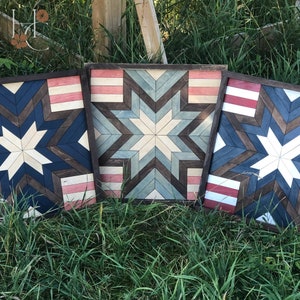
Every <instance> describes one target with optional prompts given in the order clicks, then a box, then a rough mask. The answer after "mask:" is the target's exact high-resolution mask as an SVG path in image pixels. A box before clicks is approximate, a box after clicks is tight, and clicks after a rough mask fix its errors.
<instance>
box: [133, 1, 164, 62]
mask: <svg viewBox="0 0 300 300" xmlns="http://www.w3.org/2000/svg"><path fill="white" fill-rule="evenodd" d="M134 2H135V6H136V10H137V14H138V18H139V22H140V26H141V30H142V34H143V38H144V42H145V46H146V50H147V55H148V58H149V59H150V60H152V61H154V62H158V61H161V62H162V63H164V64H167V63H168V62H167V57H166V53H165V49H164V45H163V41H162V38H161V34H160V30H159V26H158V21H157V16H156V12H155V7H154V3H153V0H134Z"/></svg>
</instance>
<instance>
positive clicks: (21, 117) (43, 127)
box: [0, 72, 96, 216]
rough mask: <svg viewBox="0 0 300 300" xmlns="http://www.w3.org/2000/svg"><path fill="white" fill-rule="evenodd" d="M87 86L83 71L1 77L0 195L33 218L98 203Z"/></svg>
mask: <svg viewBox="0 0 300 300" xmlns="http://www.w3.org/2000/svg"><path fill="white" fill-rule="evenodd" d="M82 86H83V82H82V80H81V75H80V74H79V73H78V72H74V73H70V72H69V73H68V74H66V75H64V74H61V73H60V74H55V73H51V74H45V75H38V76H35V77H34V79H32V77H30V76H27V77H21V78H18V79H1V80H0V196H1V198H2V199H4V200H6V201H8V202H10V203H12V202H15V203H17V205H18V206H22V208H23V209H26V210H27V214H28V216H30V215H32V214H34V215H36V216H38V215H40V214H44V213H50V212H54V211H58V210H60V209H70V208H71V207H79V206H82V205H83V204H87V203H93V202H95V197H96V192H95V184H94V172H93V167H92V155H91V148H90V139H89V130H88V125H87V117H86V110H85V100H84V97H83V88H82ZM87 89H88V85H87V80H86V90H87Z"/></svg>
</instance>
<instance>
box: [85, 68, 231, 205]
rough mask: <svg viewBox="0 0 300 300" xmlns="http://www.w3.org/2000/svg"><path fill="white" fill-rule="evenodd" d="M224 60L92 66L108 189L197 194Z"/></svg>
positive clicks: (137, 194) (125, 193)
mask: <svg viewBox="0 0 300 300" xmlns="http://www.w3.org/2000/svg"><path fill="white" fill-rule="evenodd" d="M224 69H225V67H224V66H190V67H187V66H177V67H175V66H162V65H156V66H155V65H138V66H134V65H131V66H128V65H125V66H124V65H114V66H111V65H110V67H109V68H107V67H105V66H103V65H91V66H90V67H89V72H90V73H89V74H90V85H91V87H90V88H91V103H92V114H93V122H94V127H95V138H96V148H97V157H98V164H99V173H100V182H101V189H102V191H104V193H105V195H106V196H112V197H121V198H125V199H142V200H151V201H152V200H170V201H174V200H181V201H185V200H194V201H195V200H196V199H197V193H198V190H199V184H200V179H201V174H202V168H203V162H204V157H205V153H206V150H207V143H208V139H209V135H210V131H211V125H212V120H213V115H214V111H215V104H216V100H217V95H218V93H219V87H220V81H221V70H224Z"/></svg>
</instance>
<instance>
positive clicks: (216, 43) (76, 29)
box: [0, 0, 300, 84]
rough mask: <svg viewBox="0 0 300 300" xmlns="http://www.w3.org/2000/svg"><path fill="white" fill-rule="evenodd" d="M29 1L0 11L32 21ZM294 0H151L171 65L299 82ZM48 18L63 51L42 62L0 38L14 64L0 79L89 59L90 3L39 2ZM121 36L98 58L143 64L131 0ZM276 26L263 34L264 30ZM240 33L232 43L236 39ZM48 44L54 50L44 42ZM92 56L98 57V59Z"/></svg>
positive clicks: (4, 4) (12, 1)
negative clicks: (222, 66) (214, 67)
mask: <svg viewBox="0 0 300 300" xmlns="http://www.w3.org/2000/svg"><path fill="white" fill-rule="evenodd" d="M36 2H37V1H35V0H2V1H1V3H0V11H3V12H5V13H7V14H9V15H12V13H11V9H13V8H15V9H16V18H17V19H19V20H20V21H21V22H28V21H30V20H32V17H33V12H32V8H33V7H34V4H35V3H36ZM294 3H295V1H294V0H275V1H273V0H272V1H271V0H267V1H260V0H238V1H232V0H213V1H211V0H192V1H183V0H163V1H155V4H156V11H157V15H158V20H159V24H160V29H161V33H162V36H163V38H164V46H165V49H166V55H167V58H168V62H169V63H170V64H179V63H188V64H227V65H228V69H229V70H231V71H235V72H240V73H244V74H250V75H255V76H261V77H264V78H270V79H276V80H281V81H286V82H290V83H295V84H298V83H300V79H299V76H298V74H299V64H300V54H299V49H300V22H299V19H298V16H299V13H298V14H297V13H296V9H295V7H294ZM37 7H40V8H45V9H46V10H47V11H48V12H49V16H50V19H49V21H48V25H47V26H40V25H39V26H40V27H39V28H40V29H41V31H42V32H43V33H44V34H46V35H47V36H48V37H49V38H51V40H52V41H54V42H56V43H59V44H61V45H62V46H63V47H64V49H65V51H63V52H60V53H56V52H54V53H53V55H52V56H51V57H47V59H46V60H45V59H44V58H45V53H44V52H36V51H31V50H28V49H22V50H16V49H14V48H13V47H12V46H11V45H9V44H7V43H5V42H3V41H2V42H1V41H0V53H1V58H9V59H11V61H13V62H15V63H16V65H11V67H10V68H7V67H6V65H3V64H0V76H1V77H3V76H12V75H18V74H31V73H42V72H52V71H58V70H66V69H73V68H78V63H75V62H74V61H72V60H70V57H72V56H74V54H75V53H77V54H79V55H81V56H82V57H83V60H82V62H81V65H82V64H83V63H84V62H92V61H96V58H95V55H94V52H93V45H94V42H93V32H92V27H91V13H92V11H91V0H74V1H71V0H59V1H58V0H52V1H44V0H41V1H39V5H38V6H37ZM123 17H124V18H126V35H125V36H121V37H119V38H117V39H114V38H113V36H112V35H111V33H110V32H108V31H106V33H107V35H108V36H109V37H110V39H111V51H110V54H109V56H107V57H102V58H100V60H101V61H105V62H116V63H121V62H123V63H142V62H148V58H147V55H146V51H145V47H144V44H143V39H142V36H141V31H140V28H139V23H138V20H137V16H136V11H135V7H134V2H133V0H128V1H127V9H126V11H125V13H124V16H123ZM275 23H279V25H278V26H275V27H273V28H272V29H271V30H269V31H267V32H266V31H263V30H262V29H261V28H263V27H264V26H266V25H269V24H275ZM239 34H242V35H241V36H240V38H239V39H238V40H237V36H238V35H239ZM49 46H50V49H52V48H53V47H54V45H53V44H51V43H50V45H49ZM97 60H98V59H97Z"/></svg>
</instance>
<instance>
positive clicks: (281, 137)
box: [199, 72, 300, 226]
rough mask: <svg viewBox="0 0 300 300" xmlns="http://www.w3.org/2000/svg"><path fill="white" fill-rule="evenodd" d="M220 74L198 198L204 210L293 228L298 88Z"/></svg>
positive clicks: (299, 146)
mask: <svg viewBox="0 0 300 300" xmlns="http://www.w3.org/2000/svg"><path fill="white" fill-rule="evenodd" d="M225 74H226V75H225V76H224V78H223V83H222V88H221V89H222V91H221V92H220V98H219V102H218V106H219V107H218V109H217V111H216V115H215V117H216V118H215V120H214V127H213V129H212V137H213V139H212V141H211V144H210V147H211V149H210V150H209V153H210V154H209V155H207V157H206V162H205V168H206V172H205V174H203V181H202V184H201V188H200V191H199V198H201V200H202V201H203V205H204V206H205V207H208V208H217V207H218V208H219V209H221V210H225V211H227V212H230V213H234V214H237V215H240V216H246V217H249V218H254V219H256V220H259V221H262V222H265V223H268V224H271V225H275V224H276V225H279V226H287V225H288V224H290V223H291V222H293V223H294V224H296V225H299V223H300V222H299V221H300V219H299V214H300V189H299V187H300V87H299V86H293V85H288V84H283V83H280V82H275V81H267V80H263V79H259V78H253V77H250V76H245V75H240V74H234V73H230V72H228V73H225Z"/></svg>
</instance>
